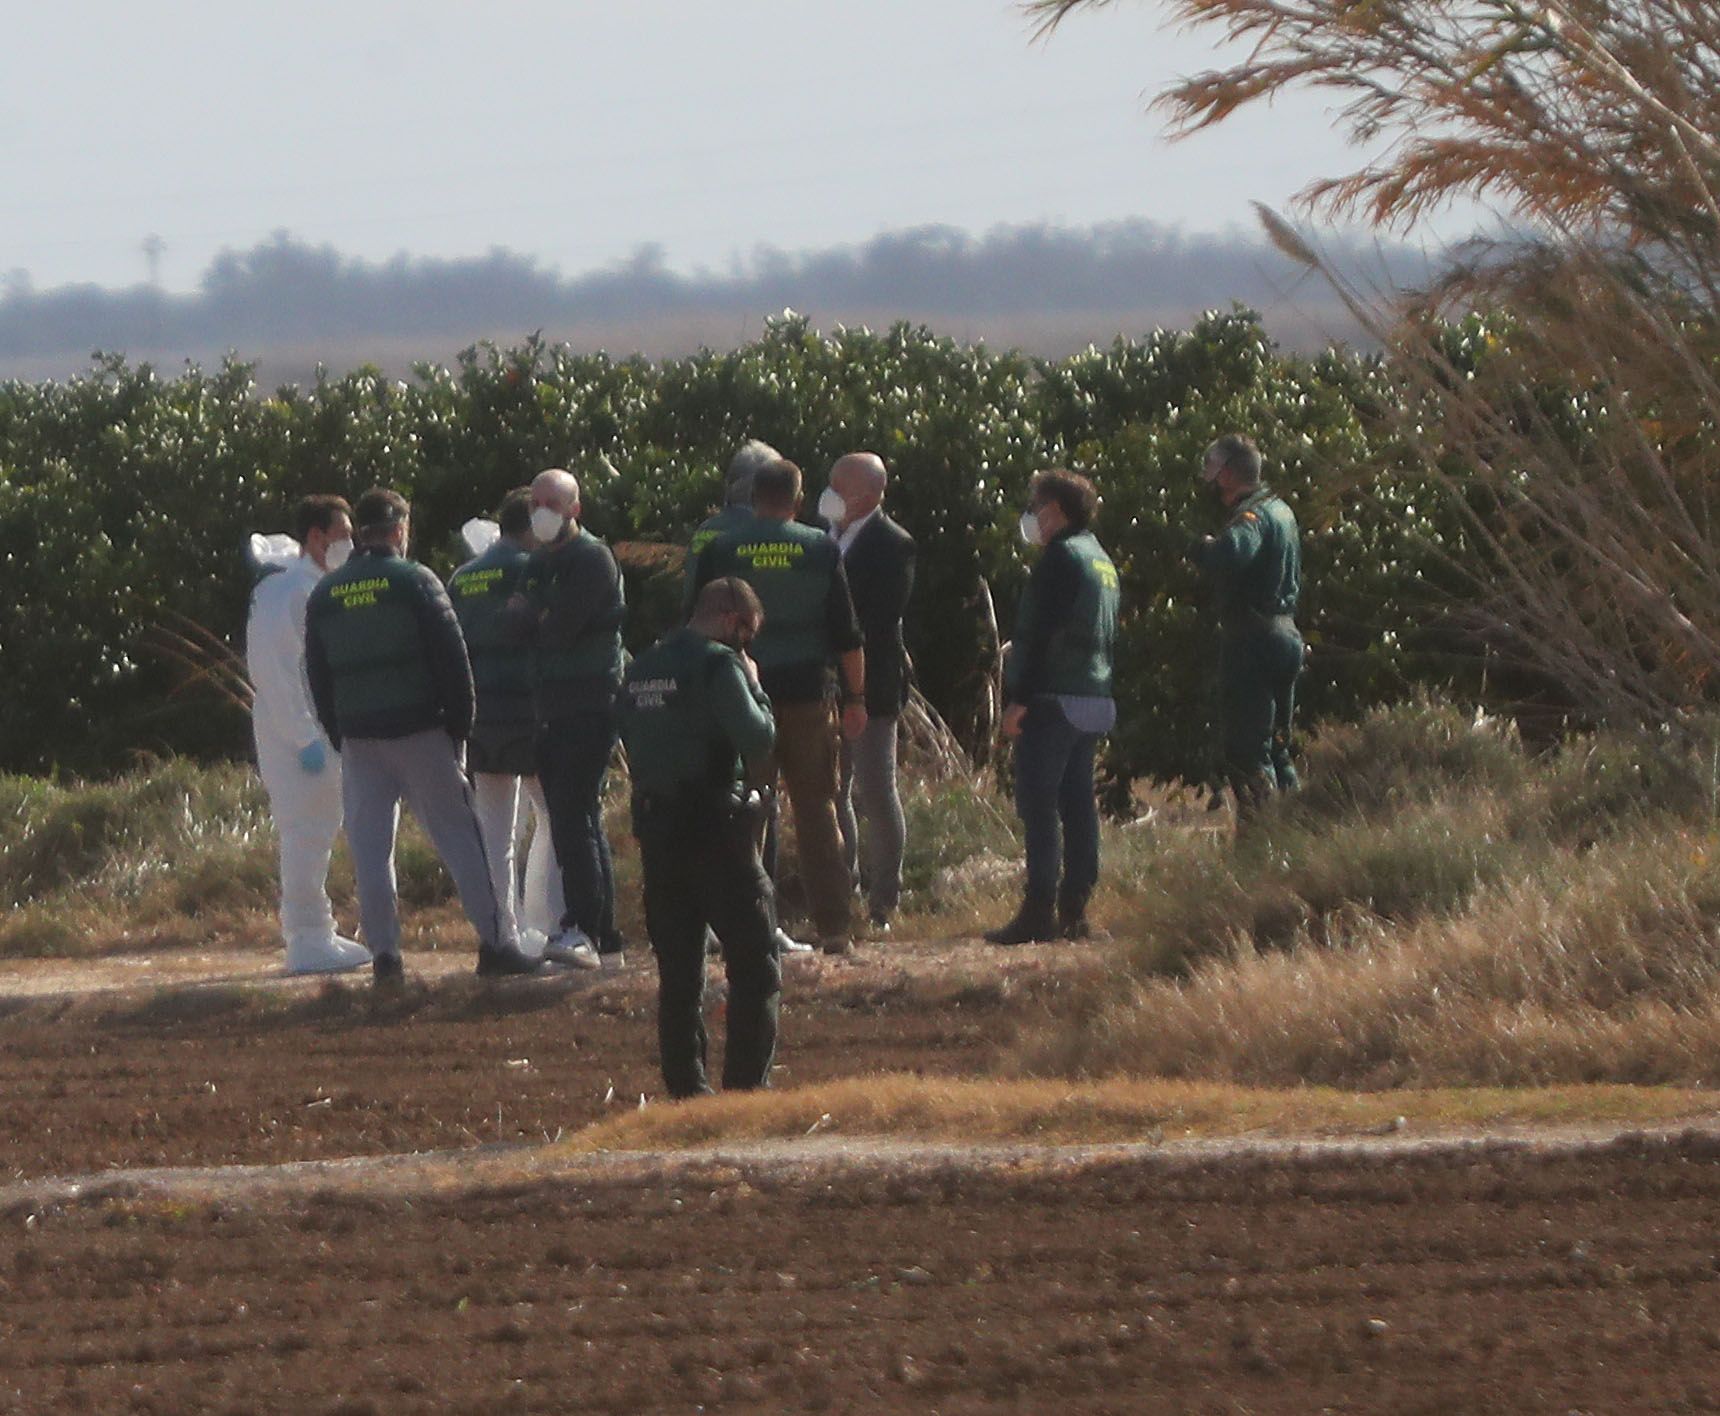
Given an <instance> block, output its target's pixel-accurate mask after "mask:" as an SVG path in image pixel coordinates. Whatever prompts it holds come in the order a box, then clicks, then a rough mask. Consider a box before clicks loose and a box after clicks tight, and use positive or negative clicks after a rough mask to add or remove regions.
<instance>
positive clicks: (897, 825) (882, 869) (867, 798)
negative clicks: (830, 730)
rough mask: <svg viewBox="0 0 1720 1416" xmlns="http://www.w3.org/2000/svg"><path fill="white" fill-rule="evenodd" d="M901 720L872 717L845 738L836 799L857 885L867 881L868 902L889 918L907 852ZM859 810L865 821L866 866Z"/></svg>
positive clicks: (898, 900)
mask: <svg viewBox="0 0 1720 1416" xmlns="http://www.w3.org/2000/svg"><path fill="white" fill-rule="evenodd" d="M896 721H897V720H896V719H895V718H894V717H889V718H868V719H867V720H866V730H865V731H864V732H862V733H861V734H860V736H859V737H857V738H855V739H854V741H852V742H850V741H849V740H848V739H847V738H844V739H843V740H842V794H841V795H840V796H839V797H837V799H836V820H837V823H838V824H839V825H840V826H841V827H842V845H843V849H844V851H845V853H846V855H847V858H848V873H849V875H850V876H851V877H852V878H853V880H854V881H855V884H856V886H858V885H859V884H860V883H861V882H862V881H863V882H864V884H865V890H866V906H867V908H868V909H869V910H870V911H871V912H872V914H874V915H878V916H881V917H883V918H885V919H888V918H889V917H890V916H891V915H893V914H895V912H896V906H897V905H899V904H900V903H901V902H902V852H903V849H904V848H905V846H906V844H907V838H908V828H907V823H906V821H904V820H903V818H902V799H901V797H900V796H899V795H898V794H897V791H896ZM856 816H858V817H859V818H860V820H864V821H865V823H866V859H865V866H864V868H862V867H861V862H860V826H859V821H858V820H856Z"/></svg>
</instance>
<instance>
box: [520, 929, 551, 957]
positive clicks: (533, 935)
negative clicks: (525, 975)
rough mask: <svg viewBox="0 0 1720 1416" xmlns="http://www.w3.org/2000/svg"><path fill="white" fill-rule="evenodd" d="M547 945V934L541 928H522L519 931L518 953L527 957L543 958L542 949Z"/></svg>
mask: <svg viewBox="0 0 1720 1416" xmlns="http://www.w3.org/2000/svg"><path fill="white" fill-rule="evenodd" d="M548 947H549V935H547V934H545V933H544V932H543V931H542V930H541V929H522V930H521V931H520V953H522V954H524V955H525V956H526V957H527V958H528V959H541V958H543V951H544V950H545V949H547V948H548Z"/></svg>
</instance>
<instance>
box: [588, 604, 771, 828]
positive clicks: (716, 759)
mask: <svg viewBox="0 0 1720 1416" xmlns="http://www.w3.org/2000/svg"><path fill="white" fill-rule="evenodd" d="M620 716H621V740H622V741H623V742H624V743H626V745H627V763H628V767H629V769H630V770H631V772H632V775H633V790H634V792H635V794H643V795H645V796H657V797H687V796H698V795H701V794H704V793H709V794H710V796H711V798H712V799H727V800H734V799H736V798H737V797H738V795H739V793H740V791H741V789H742V784H743V783H744V782H745V781H746V779H747V777H748V776H749V775H757V774H759V773H760V772H761V771H762V770H763V768H764V766H765V764H766V762H767V761H768V759H769V757H770V752H771V748H772V746H773V745H774V744H775V741H776V724H775V721H774V720H773V718H772V716H771V711H770V700H769V699H768V698H767V697H766V696H765V694H764V692H763V690H761V689H759V688H757V687H756V686H755V685H754V684H753V683H752V681H751V680H750V679H748V678H747V675H746V670H745V669H744V668H743V667H742V666H741V661H740V656H739V655H738V654H737V653H736V652H735V651H734V650H733V649H731V648H729V647H728V645H726V644H719V643H718V642H717V641H715V640H713V639H707V638H706V637H705V636H704V635H702V634H700V633H699V632H698V631H697V630H696V629H693V628H691V627H683V628H681V629H677V630H673V631H671V632H670V633H669V634H667V635H665V636H664V637H663V638H662V639H659V640H658V641H657V642H656V643H655V644H653V645H652V646H651V647H650V648H649V649H647V650H646V651H645V652H644V653H643V654H641V655H639V657H638V658H636V659H635V660H633V662H632V663H631V664H630V665H629V666H628V669H627V677H626V680H625V682H624V683H623V684H622V689H621V709H620Z"/></svg>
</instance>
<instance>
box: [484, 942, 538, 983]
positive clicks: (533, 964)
mask: <svg viewBox="0 0 1720 1416" xmlns="http://www.w3.org/2000/svg"><path fill="white" fill-rule="evenodd" d="M543 967H544V961H543V960H542V959H534V958H532V956H531V955H530V954H522V953H521V952H520V951H519V950H518V949H506V948H503V949H492V948H491V947H490V946H489V945H487V944H480V945H479V946H478V977H479V978H519V977H521V976H523V975H525V974H535V973H542V972H543Z"/></svg>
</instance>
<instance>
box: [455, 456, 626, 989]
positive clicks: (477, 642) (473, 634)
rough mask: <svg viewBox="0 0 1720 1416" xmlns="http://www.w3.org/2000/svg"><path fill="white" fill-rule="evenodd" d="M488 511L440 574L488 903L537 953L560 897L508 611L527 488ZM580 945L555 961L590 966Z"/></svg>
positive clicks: (525, 540) (525, 657)
mask: <svg viewBox="0 0 1720 1416" xmlns="http://www.w3.org/2000/svg"><path fill="white" fill-rule="evenodd" d="M497 515H498V517H499V521H490V520H487V519H485V518H482V517H473V518H472V519H471V520H470V521H468V522H467V523H466V524H465V525H464V526H462V527H461V528H460V535H461V538H462V539H463V540H464V541H465V543H466V548H467V549H468V550H469V551H470V552H471V554H472V556H473V559H472V560H470V561H468V562H467V563H466V564H465V565H463V566H461V567H460V568H459V569H458V570H456V571H455V572H454V574H453V575H452V576H450V577H449V579H448V595H449V598H450V599H451V600H452V601H453V603H454V614H455V616H456V617H457V618H458V619H459V621H460V628H461V631H462V632H463V633H464V634H465V637H466V652H467V656H468V657H469V658H470V660H471V664H472V678H473V682H474V685H475V687H476V692H477V715H476V719H475V721H474V724H473V728H472V736H471V738H470V739H469V740H468V742H467V744H466V767H467V771H468V773H469V775H470V777H471V780H472V799H473V805H474V807H475V809H476V811H477V815H478V829H479V830H480V832H481V833H482V834H483V838H484V852H485V854H486V855H487V856H488V857H489V862H490V876H491V881H492V883H493V885H494V886H495V891H496V901H497V903H498V904H499V905H500V906H501V908H502V911H503V913H504V914H506V915H507V916H508V917H509V918H510V919H513V920H515V921H516V922H517V926H518V929H519V942H520V949H521V951H522V952H523V953H526V954H528V955H531V956H533V957H539V956H542V955H543V954H544V952H545V949H546V947H547V946H548V944H549V937H550V935H552V934H554V933H555V932H556V931H557V930H558V929H559V928H560V923H561V916H562V913H563V911H564V909H565V904H564V902H563V900H562V893H561V872H560V870H559V869H558V868H557V866H556V863H555V856H554V849H553V847H552V846H551V844H550V836H549V811H548V808H547V806H546V805H545V803H544V796H543V789H542V788H541V787H540V786H539V785H538V780H537V767H536V762H535V759H534V738H535V734H536V718H535V716H534V713H533V706H532V665H531V648H530V646H529V645H528V644H527V643H526V642H525V641H524V639H523V638H521V637H520V636H519V635H518V634H517V632H516V630H515V629H514V627H513V624H512V621H511V619H510V617H509V614H508V609H507V606H508V601H509V600H510V599H511V598H512V597H513V596H514V595H515V594H518V593H519V592H520V591H521V589H522V588H523V585H524V580H525V569H526V562H527V561H528V560H529V559H530V553H531V549H532V546H533V544H534V542H533V539H532V533H531V516H532V503H531V489H530V488H527V487H521V488H519V489H517V490H515V491H513V492H510V493H509V494H508V495H507V496H506V497H504V498H503V500H502V505H501V509H500V510H499V512H498V513H497ZM522 788H523V790H522ZM527 802H529V803H530V804H531V809H532V811H533V812H534V813H535V815H536V818H537V819H536V826H535V830H534V834H533V837H532V845H531V854H530V856H529V858H528V860H527V865H526V871H525V888H524V892H523V898H522V891H521V882H520V878H519V866H518V859H519V857H518V852H517V846H518V843H519V840H520V837H521V836H522V834H523V831H522V828H523V826H524V824H525V820H524V818H525V810H526V803H527ZM586 952H587V954H589V955H590V957H589V958H588V959H579V958H564V959H561V960H560V961H561V962H567V963H574V964H584V965H585V966H586V967H594V966H595V965H596V964H597V962H598V961H597V956H596V953H595V951H592V950H590V949H587V951H586Z"/></svg>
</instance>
